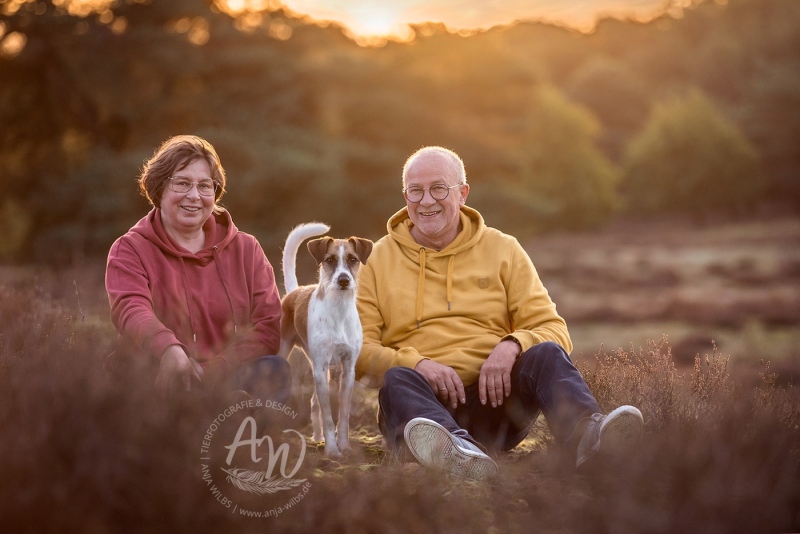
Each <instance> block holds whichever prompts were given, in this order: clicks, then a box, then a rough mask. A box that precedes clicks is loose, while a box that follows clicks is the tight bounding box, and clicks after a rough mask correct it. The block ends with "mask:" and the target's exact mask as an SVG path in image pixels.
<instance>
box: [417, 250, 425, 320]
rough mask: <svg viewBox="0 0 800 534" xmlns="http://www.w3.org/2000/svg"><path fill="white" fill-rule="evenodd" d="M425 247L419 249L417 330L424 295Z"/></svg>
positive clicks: (420, 318)
mask: <svg viewBox="0 0 800 534" xmlns="http://www.w3.org/2000/svg"><path fill="white" fill-rule="evenodd" d="M425 256H426V254H425V249H424V248H421V249H419V281H418V282H417V330H419V323H420V321H421V320H422V310H423V304H424V300H423V299H424V296H425Z"/></svg>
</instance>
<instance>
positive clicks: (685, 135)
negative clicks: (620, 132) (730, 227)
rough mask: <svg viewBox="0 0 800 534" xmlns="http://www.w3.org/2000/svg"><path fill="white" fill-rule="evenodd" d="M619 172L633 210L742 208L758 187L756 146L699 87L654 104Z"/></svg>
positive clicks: (755, 195)
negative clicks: (685, 93) (677, 96)
mask: <svg viewBox="0 0 800 534" xmlns="http://www.w3.org/2000/svg"><path fill="white" fill-rule="evenodd" d="M624 173H625V180H624V192H625V199H626V201H627V209H628V211H630V212H632V213H653V212H695V213H699V212H703V211H711V210H715V209H720V208H723V209H726V208H741V207H744V206H747V205H752V203H753V202H754V201H756V200H757V199H758V198H759V196H760V195H761V193H762V191H763V182H762V180H761V176H760V175H759V169H758V164H757V154H756V150H755V148H754V147H753V146H752V145H751V144H750V143H749V142H748V141H747V139H745V137H744V135H743V134H742V133H741V131H740V130H739V129H738V128H737V127H736V126H735V125H734V124H733V123H731V122H730V121H729V120H727V119H726V118H725V117H724V116H723V115H722V114H721V113H720V112H719V111H718V110H717V109H716V108H715V107H714V105H713V104H712V103H711V102H710V101H709V100H708V99H707V98H706V97H705V96H704V95H703V94H702V93H701V92H700V91H698V90H693V91H691V92H689V93H688V94H687V95H686V96H685V97H682V98H672V99H669V100H667V101H665V102H664V103H661V104H658V105H656V107H655V108H654V109H653V112H652V114H651V116H650V119H649V121H648V122H647V125H646V126H645V128H644V130H643V131H642V132H641V133H640V134H639V135H638V136H637V137H635V138H634V139H633V140H632V141H631V143H630V145H629V146H628V148H627V150H626V153H625V157H624Z"/></svg>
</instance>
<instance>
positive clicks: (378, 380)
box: [356, 262, 425, 388]
mask: <svg viewBox="0 0 800 534" xmlns="http://www.w3.org/2000/svg"><path fill="white" fill-rule="evenodd" d="M376 287H377V283H376V278H375V272H374V271H373V269H372V267H371V265H370V263H369V262H367V264H366V265H365V266H364V267H362V268H361V272H360V273H359V276H358V302H357V305H358V315H359V317H360V319H361V327H362V329H363V331H364V344H363V346H362V348H361V354H360V355H359V356H358V361H357V362H356V380H358V381H360V382H361V383H362V384H364V385H366V386H367V387H371V388H379V387H381V386H382V385H383V375H385V374H386V371H388V370H389V369H390V368H392V367H398V366H402V367H408V368H410V369H414V368H415V367H416V366H417V364H419V362H420V361H421V360H423V359H425V358H424V357H423V356H422V355H421V354H420V353H419V352H417V350H416V349H414V348H411V347H403V348H401V349H399V350H395V349H392V348H389V347H384V346H383V344H382V343H381V334H382V332H383V328H384V320H383V314H382V313H381V310H380V304H379V300H378V295H377V290H376Z"/></svg>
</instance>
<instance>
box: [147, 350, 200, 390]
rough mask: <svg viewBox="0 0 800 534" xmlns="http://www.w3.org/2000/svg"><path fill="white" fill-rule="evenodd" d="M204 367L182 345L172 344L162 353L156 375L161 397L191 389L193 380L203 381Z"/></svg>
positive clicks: (157, 387) (157, 388)
mask: <svg viewBox="0 0 800 534" xmlns="http://www.w3.org/2000/svg"><path fill="white" fill-rule="evenodd" d="M203 374H204V371H203V367H202V366H201V365H200V364H199V363H197V362H196V361H195V360H194V359H192V358H189V357H188V356H187V355H186V351H184V350H183V348H182V347H181V346H180V345H170V346H169V347H167V349H166V350H165V351H164V354H162V355H161V365H160V366H159V368H158V374H157V375H156V390H157V391H158V393H159V395H160V396H161V398H166V397H168V396H172V395H173V394H174V393H175V392H176V391H179V390H183V391H191V389H192V382H193V381H197V382H198V383H199V382H202V381H203Z"/></svg>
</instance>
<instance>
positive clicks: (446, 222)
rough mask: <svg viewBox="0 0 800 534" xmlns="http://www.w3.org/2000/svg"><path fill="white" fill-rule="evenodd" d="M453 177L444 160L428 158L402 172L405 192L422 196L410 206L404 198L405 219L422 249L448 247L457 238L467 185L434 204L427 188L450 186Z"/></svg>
mask: <svg viewBox="0 0 800 534" xmlns="http://www.w3.org/2000/svg"><path fill="white" fill-rule="evenodd" d="M456 184H458V178H457V176H456V175H455V174H454V173H453V172H452V171H451V170H450V169H449V168H448V166H447V164H446V160H445V159H444V158H443V157H442V156H439V155H436V154H430V155H427V156H420V157H419V158H417V159H416V160H415V161H414V162H413V163H412V164H411V166H410V167H409V168H408V171H407V172H406V179H405V188H406V190H408V189H409V188H412V187H421V188H423V189H424V194H423V196H422V199H421V200H420V201H419V202H411V201H410V200H408V194H406V196H405V199H406V206H408V215H409V217H410V218H411V222H412V223H414V227H415V229H414V230H412V235H413V237H414V239H415V240H416V241H417V242H418V243H419V244H420V245H423V246H427V247H431V248H434V249H437V250H441V249H442V248H444V247H446V246H447V245H449V244H450V243H451V242H452V241H453V240H454V239H455V238H456V236H457V235H458V230H459V228H458V225H459V222H460V216H459V213H460V208H461V205H462V204H464V203H465V202H466V200H467V195H468V194H469V186H468V185H467V184H464V185H461V186H457V187H452V188H451V189H450V190H449V191H448V194H447V197H446V198H445V199H443V200H436V199H435V198H433V196H432V195H431V191H430V188H431V187H434V186H437V185H444V186H454V185H456ZM439 196H441V195H439Z"/></svg>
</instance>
